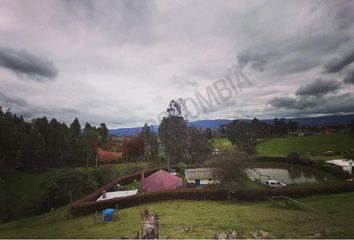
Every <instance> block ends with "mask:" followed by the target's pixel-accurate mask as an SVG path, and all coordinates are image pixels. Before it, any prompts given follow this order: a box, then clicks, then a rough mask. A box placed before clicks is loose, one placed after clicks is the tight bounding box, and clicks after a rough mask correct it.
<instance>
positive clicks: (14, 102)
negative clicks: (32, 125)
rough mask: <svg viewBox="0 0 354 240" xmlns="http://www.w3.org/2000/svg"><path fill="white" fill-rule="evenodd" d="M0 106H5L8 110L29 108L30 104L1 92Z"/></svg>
mask: <svg viewBox="0 0 354 240" xmlns="http://www.w3.org/2000/svg"><path fill="white" fill-rule="evenodd" d="M0 106H5V107H8V108H12V107H15V108H17V107H28V103H27V101H26V100H24V99H22V98H16V97H9V96H7V95H5V94H3V93H1V92H0Z"/></svg>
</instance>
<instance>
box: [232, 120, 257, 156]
mask: <svg viewBox="0 0 354 240" xmlns="http://www.w3.org/2000/svg"><path fill="white" fill-rule="evenodd" d="M227 134H228V135H227V137H228V139H229V140H230V141H231V143H232V144H234V145H236V147H237V149H239V151H242V152H245V153H248V154H254V153H255V152H256V150H255V146H256V137H257V136H256V133H255V131H254V129H253V128H252V126H251V125H250V124H248V123H246V122H241V121H239V120H234V121H232V122H231V123H230V124H229V125H228V126H227Z"/></svg>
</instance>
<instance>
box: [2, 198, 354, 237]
mask: <svg viewBox="0 0 354 240" xmlns="http://www.w3.org/2000/svg"><path fill="white" fill-rule="evenodd" d="M299 200H300V201H301V202H302V203H305V204H306V205H308V206H310V207H312V208H314V209H316V210H318V211H319V212H320V214H318V213H314V212H312V211H308V210H304V209H301V208H296V207H290V208H283V207H279V206H277V205H275V204H273V203H270V202H257V203H247V202H239V201H187V200H175V201H164V202H156V203H150V204H144V205H140V206H136V207H132V208H128V209H123V210H120V211H119V213H118V220H117V221H115V222H109V223H103V222H102V221H101V220H100V217H98V218H97V222H96V223H94V221H93V214H90V215H86V216H82V217H78V218H74V219H70V220H67V219H66V212H67V207H63V208H61V209H57V210H55V211H53V212H51V213H48V214H44V215H40V216H36V217H32V218H27V219H22V220H18V221H15V222H10V223H7V224H2V225H0V238H121V237H123V236H126V237H130V238H131V237H133V236H134V235H135V233H136V231H138V230H139V227H140V215H139V212H140V210H141V209H142V208H143V207H145V206H146V207H148V208H149V209H150V210H151V211H153V212H156V213H158V214H159V215H160V217H161V222H160V231H161V232H160V236H161V238H166V237H173V238H212V237H213V236H214V233H215V232H216V231H221V230H222V231H227V230H236V231H240V232H244V233H245V234H248V233H251V232H254V231H256V230H260V229H261V230H265V231H267V232H269V233H270V234H271V237H273V238H306V237H309V236H311V235H313V234H315V233H317V232H319V231H320V230H321V229H323V228H324V229H326V230H327V231H328V237H329V238H353V237H354V228H353V224H354V211H352V209H354V193H345V194H336V195H328V196H315V197H308V198H303V199H299ZM191 210H192V211H191ZM185 224H188V225H191V226H192V227H193V230H192V231H191V232H190V233H186V232H184V230H183V226H184V225H185Z"/></svg>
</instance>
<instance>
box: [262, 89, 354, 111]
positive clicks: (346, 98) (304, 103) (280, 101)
mask: <svg viewBox="0 0 354 240" xmlns="http://www.w3.org/2000/svg"><path fill="white" fill-rule="evenodd" d="M353 102H354V95H353V94H351V93H344V94H339V95H331V96H319V97H308V96H298V97H296V98H289V99H287V98H274V99H272V100H271V101H270V102H269V103H270V105H271V108H270V109H268V111H269V112H273V114H274V113H277V114H280V115H284V114H286V115H291V116H301V115H308V114H310V115H311V114H339V113H354V105H353Z"/></svg>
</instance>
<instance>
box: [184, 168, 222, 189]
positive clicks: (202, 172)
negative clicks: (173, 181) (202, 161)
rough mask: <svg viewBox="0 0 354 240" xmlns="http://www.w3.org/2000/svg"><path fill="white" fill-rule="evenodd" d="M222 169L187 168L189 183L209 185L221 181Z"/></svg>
mask: <svg viewBox="0 0 354 240" xmlns="http://www.w3.org/2000/svg"><path fill="white" fill-rule="evenodd" d="M219 174H220V170H219V169H218V168H191V169H186V170H185V175H186V180H187V182H188V183H195V184H196V185H207V184H216V183H220V180H219Z"/></svg>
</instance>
